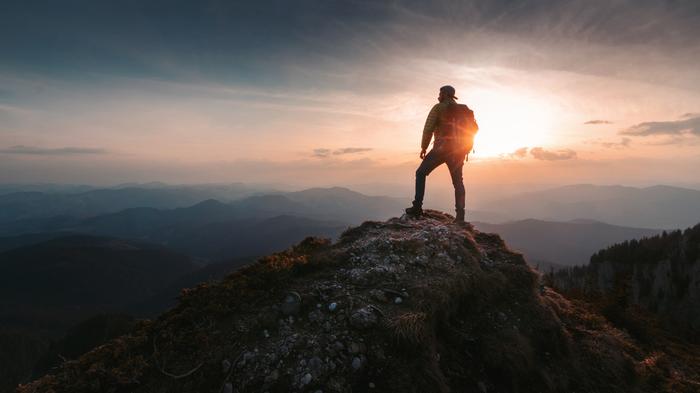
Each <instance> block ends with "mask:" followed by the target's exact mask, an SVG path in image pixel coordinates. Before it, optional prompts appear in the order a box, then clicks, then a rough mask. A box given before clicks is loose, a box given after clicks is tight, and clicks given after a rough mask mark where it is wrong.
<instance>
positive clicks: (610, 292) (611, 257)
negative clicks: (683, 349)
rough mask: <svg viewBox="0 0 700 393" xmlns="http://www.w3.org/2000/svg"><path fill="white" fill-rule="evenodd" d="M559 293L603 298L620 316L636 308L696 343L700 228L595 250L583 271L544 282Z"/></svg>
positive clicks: (699, 327) (699, 304)
mask: <svg viewBox="0 0 700 393" xmlns="http://www.w3.org/2000/svg"><path fill="white" fill-rule="evenodd" d="M548 278H549V279H551V280H552V282H553V283H554V285H555V286H557V287H558V288H559V289H560V290H562V291H564V292H566V293H571V294H572V295H574V296H575V295H576V293H579V294H582V295H583V296H584V297H589V298H597V297H601V296H602V297H604V298H606V299H604V300H608V301H609V302H608V304H607V305H606V307H607V308H608V309H610V310H614V312H615V313H617V314H620V313H622V312H624V311H631V310H629V308H630V306H638V307H641V308H642V309H644V310H645V311H647V312H650V313H652V314H655V315H657V316H659V317H661V319H662V320H664V321H665V322H666V324H667V326H668V327H672V328H673V329H674V330H675V331H676V332H677V333H681V334H683V335H684V336H686V337H688V338H689V339H692V340H695V341H696V342H700V340H699V339H698V332H700V224H698V225H696V226H695V227H693V228H688V229H686V230H685V231H673V232H669V233H666V232H664V233H663V234H661V235H658V236H654V237H651V238H646V239H641V240H632V241H626V242H623V243H620V244H616V245H613V246H610V247H608V248H606V249H604V250H600V251H599V252H597V253H596V254H595V255H593V256H592V257H591V263H590V264H589V265H588V266H585V267H583V268H577V269H568V270H562V271H560V272H557V273H555V274H553V275H550V276H549V277H548Z"/></svg>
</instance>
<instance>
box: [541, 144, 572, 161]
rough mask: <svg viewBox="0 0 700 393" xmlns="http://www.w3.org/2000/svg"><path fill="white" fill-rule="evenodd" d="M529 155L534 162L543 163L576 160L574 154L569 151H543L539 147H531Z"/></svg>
mask: <svg viewBox="0 0 700 393" xmlns="http://www.w3.org/2000/svg"><path fill="white" fill-rule="evenodd" d="M530 155H532V157H534V158H535V159H536V160H544V161H560V160H571V159H574V158H576V152H575V151H573V150H571V149H563V150H557V151H552V150H545V149H543V148H541V147H533V148H532V149H530Z"/></svg>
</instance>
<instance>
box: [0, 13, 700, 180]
mask: <svg viewBox="0 0 700 393" xmlns="http://www.w3.org/2000/svg"><path fill="white" fill-rule="evenodd" d="M697 37H700V2H698V1H695V0H687V1H685V0H677V1H671V0H668V1H651V0H608V1H598V0H568V1H567V0H562V1H544V0H523V1H507V0H489V1H434V2H429V1H425V0H423V1H330V0H326V1H286V0H285V1H254V2H252V1H251V2H245V1H241V2H231V1H206V0H205V1H177V0H175V1H173V0H169V1H162V0H154V1H148V2H144V1H132V0H122V1H111V2H107V1H100V0H90V1H85V0H80V1H76V0H66V1H61V2H44V1H32V0H23V1H16V2H15V1H12V0H10V1H7V0H6V1H3V2H2V3H0V182H57V183H83V184H116V183H122V182H132V181H165V182H171V183H205V182H229V181H243V182H259V183H263V182H264V183H278V184H285V185H290V186H298V187H305V186H318V185H322V186H329V185H357V186H358V187H360V186H362V188H363V189H364V190H367V189H369V190H371V188H372V185H376V186H377V189H379V187H380V186H379V185H386V184H396V185H401V186H406V185H408V186H410V185H411V182H412V181H413V176H414V171H415V168H416V167H417V166H418V164H419V163H420V159H419V158H418V153H419V151H420V137H421V132H422V127H423V123H424V121H425V117H426V116H427V113H428V111H429V110H430V108H431V106H432V105H433V104H435V103H436V97H437V92H438V89H439V87H440V86H442V85H445V84H450V85H453V86H454V87H455V88H456V90H457V96H458V97H459V102H461V103H465V104H467V105H469V107H470V108H472V109H473V110H474V112H475V116H476V119H477V121H478V123H479V125H480V131H479V134H478V136H477V140H476V143H475V152H474V153H472V154H471V155H470V158H469V163H468V164H467V165H466V166H465V169H464V172H465V179H466V181H467V183H468V184H472V185H474V184H476V185H478V184H573V183H594V184H627V185H652V184H698V183H700V178H699V177H698V175H697V169H696V168H698V167H700V73H699V72H697V69H698V64H700V40H698V38H697ZM436 173H437V174H436V175H435V176H433V178H434V179H439V180H435V182H437V181H439V182H440V184H442V185H443V186H449V185H450V184H449V180H447V170H446V169H445V168H441V169H438V170H437V172H436ZM431 180H432V179H431ZM443 183H444V184H443ZM468 188H469V186H468Z"/></svg>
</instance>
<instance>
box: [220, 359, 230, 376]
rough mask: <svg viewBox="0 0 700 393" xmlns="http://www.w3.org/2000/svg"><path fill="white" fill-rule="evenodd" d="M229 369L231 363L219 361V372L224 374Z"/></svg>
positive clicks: (226, 360) (225, 360)
mask: <svg viewBox="0 0 700 393" xmlns="http://www.w3.org/2000/svg"><path fill="white" fill-rule="evenodd" d="M230 369H231V361H229V360H228V359H224V360H222V361H221V372H222V373H224V374H226V373H227V372H228V370H230Z"/></svg>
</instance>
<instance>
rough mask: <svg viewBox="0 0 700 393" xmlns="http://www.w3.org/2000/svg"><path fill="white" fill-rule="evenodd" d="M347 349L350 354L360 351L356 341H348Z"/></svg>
mask: <svg viewBox="0 0 700 393" xmlns="http://www.w3.org/2000/svg"><path fill="white" fill-rule="evenodd" d="M348 350H349V351H350V353H352V354H356V353H360V346H359V345H358V344H357V343H350V347H349V348H348Z"/></svg>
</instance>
